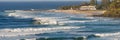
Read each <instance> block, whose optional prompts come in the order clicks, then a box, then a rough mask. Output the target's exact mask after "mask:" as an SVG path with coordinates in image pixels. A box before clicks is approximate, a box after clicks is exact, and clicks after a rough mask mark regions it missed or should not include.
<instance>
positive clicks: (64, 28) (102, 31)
mask: <svg viewBox="0 0 120 40" xmlns="http://www.w3.org/2000/svg"><path fill="white" fill-rule="evenodd" d="M55 3H56V5H55V4H54V3H53V4H54V5H53V4H52V3H49V2H48V3H46V4H47V5H43V4H42V3H41V4H40V5H39V6H38V7H36V5H37V4H38V3H31V4H29V7H28V6H27V5H24V6H25V7H23V6H22V7H23V9H27V8H28V9H29V8H40V9H41V8H42V6H45V7H44V8H49V9H53V8H54V7H58V6H61V5H66V2H62V3H60V2H58V3H57V2H55ZM67 3H70V4H69V5H71V4H72V3H75V4H79V3H77V2H72V3H71V2H67ZM6 4H7V3H6ZM18 4H19V3H18ZM20 4H22V3H20ZM33 4H36V5H35V6H32V5H33ZM48 4H50V5H52V6H50V7H48ZM57 4H58V5H57ZM0 5H2V4H0ZM11 5H13V6H11ZM11 5H9V3H8V5H3V6H4V7H2V6H1V7H0V8H1V10H4V9H7V8H11V9H19V8H20V9H22V7H14V6H15V5H16V4H14V3H11ZM41 5H42V6H41ZM7 6H11V7H7ZM18 6H20V5H18ZM30 6H32V7H30ZM53 6H54V7H53ZM12 7H13V8H12ZM35 18H36V19H39V18H46V20H50V22H58V23H57V24H46V25H45V24H38V23H35V22H36V21H34V20H33V19H35ZM59 24H60V25H59ZM61 24H62V25H61ZM98 36H99V37H98ZM20 39H21V40H22V39H32V40H34V39H37V40H119V39H120V19H119V18H106V17H86V15H85V14H77V15H75V14H74V15H73V14H65V13H54V12H44V11H39V12H38V11H37V12H33V11H31V12H30V11H18V12H14V13H4V12H0V40H20Z"/></svg>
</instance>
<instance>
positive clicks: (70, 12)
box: [47, 10, 105, 16]
mask: <svg viewBox="0 0 120 40" xmlns="http://www.w3.org/2000/svg"><path fill="white" fill-rule="evenodd" d="M47 11H48V12H63V13H69V14H87V15H88V16H92V15H100V14H103V13H104V12H105V10H86V11H82V10H47Z"/></svg>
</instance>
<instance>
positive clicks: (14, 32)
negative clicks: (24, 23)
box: [0, 27, 81, 37]
mask: <svg viewBox="0 0 120 40" xmlns="http://www.w3.org/2000/svg"><path fill="white" fill-rule="evenodd" d="M78 28H81V27H51V28H17V29H1V30H0V36H1V37H11V36H25V35H30V34H39V33H50V32H59V31H69V30H70V29H78Z"/></svg>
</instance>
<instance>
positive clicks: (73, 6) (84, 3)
mask: <svg viewBox="0 0 120 40" xmlns="http://www.w3.org/2000/svg"><path fill="white" fill-rule="evenodd" d="M84 5H89V3H87V2H83V3H82V4H81V5H72V6H62V7H59V9H61V10H69V9H74V10H78V9H79V8H80V7H81V6H84Z"/></svg>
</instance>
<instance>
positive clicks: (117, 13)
mask: <svg viewBox="0 0 120 40" xmlns="http://www.w3.org/2000/svg"><path fill="white" fill-rule="evenodd" d="M102 16H105V17H120V0H113V1H112V3H111V4H110V6H109V9H108V10H107V12H105V13H104V14H103V15H102Z"/></svg>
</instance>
